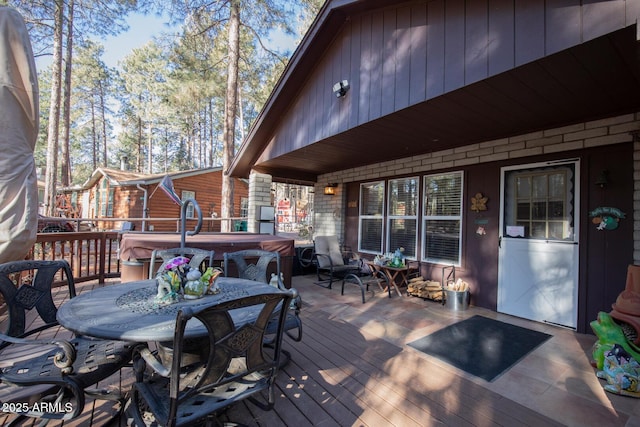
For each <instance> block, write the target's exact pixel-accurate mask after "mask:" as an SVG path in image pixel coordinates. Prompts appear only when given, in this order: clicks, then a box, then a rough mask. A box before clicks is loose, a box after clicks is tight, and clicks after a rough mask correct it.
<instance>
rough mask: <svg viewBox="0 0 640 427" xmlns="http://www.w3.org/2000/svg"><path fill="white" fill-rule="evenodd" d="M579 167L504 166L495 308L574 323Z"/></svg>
mask: <svg viewBox="0 0 640 427" xmlns="http://www.w3.org/2000/svg"><path fill="white" fill-rule="evenodd" d="M579 166H580V164H579V161H578V160H567V161H561V162H548V163H539V164H532V165H525V166H518V167H507V168H503V169H502V177H501V195H502V197H501V201H500V209H501V215H500V248H499V266H498V311H499V312H501V313H506V314H511V315H514V316H518V317H522V318H525V319H530V320H535V321H539V322H548V323H552V324H555V325H560V326H565V327H569V328H573V329H575V328H576V326H577V318H578V315H577V313H578V306H577V305H578V256H579V253H578V224H579V221H578V220H579V215H578V212H577V210H578V208H579V206H580V204H579V200H578V197H579V194H580V191H579V188H578V185H579V179H578V178H579V169H580V168H579Z"/></svg>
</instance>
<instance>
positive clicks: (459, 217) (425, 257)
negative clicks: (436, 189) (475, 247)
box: [420, 170, 464, 267]
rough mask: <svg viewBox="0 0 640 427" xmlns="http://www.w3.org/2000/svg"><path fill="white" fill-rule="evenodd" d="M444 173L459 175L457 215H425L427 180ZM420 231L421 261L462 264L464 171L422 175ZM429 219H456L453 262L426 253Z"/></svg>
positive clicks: (445, 173) (458, 265) (446, 173)
mask: <svg viewBox="0 0 640 427" xmlns="http://www.w3.org/2000/svg"><path fill="white" fill-rule="evenodd" d="M445 175H451V176H454V175H459V176H460V193H459V197H460V204H459V211H458V214H457V215H427V212H426V211H427V208H428V203H427V191H428V189H429V185H428V182H427V181H428V180H429V179H433V178H434V177H439V176H445ZM422 188H423V189H422V211H421V213H422V221H421V222H422V232H421V233H420V238H421V243H422V254H421V257H422V258H421V260H422V262H426V263H429V264H439V265H454V266H456V267H460V266H461V265H462V237H463V227H464V223H463V219H464V218H463V217H464V171H462V170H460V171H449V172H440V173H435V174H430V175H424V176H423V177H422ZM429 221H458V224H459V228H458V254H457V260H455V261H454V262H450V260H445V259H438V258H435V257H432V256H429V254H428V245H427V236H426V233H427V231H428V229H429V228H428V227H427V223H428V222H429Z"/></svg>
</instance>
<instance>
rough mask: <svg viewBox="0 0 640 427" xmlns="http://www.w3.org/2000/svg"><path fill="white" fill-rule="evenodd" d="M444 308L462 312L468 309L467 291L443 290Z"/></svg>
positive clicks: (468, 295)
mask: <svg viewBox="0 0 640 427" xmlns="http://www.w3.org/2000/svg"><path fill="white" fill-rule="evenodd" d="M444 295H445V301H446V304H445V305H446V306H447V307H448V308H449V309H450V310H452V311H463V310H466V309H467V308H469V298H470V294H469V291H451V290H448V289H445V290H444Z"/></svg>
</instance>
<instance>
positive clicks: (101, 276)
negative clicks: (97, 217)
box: [98, 233, 107, 283]
mask: <svg viewBox="0 0 640 427" xmlns="http://www.w3.org/2000/svg"><path fill="white" fill-rule="evenodd" d="M106 253H107V234H106V233H100V255H99V260H100V261H99V262H98V264H99V270H98V283H104V279H105V273H104V272H105V265H104V261H105V259H106Z"/></svg>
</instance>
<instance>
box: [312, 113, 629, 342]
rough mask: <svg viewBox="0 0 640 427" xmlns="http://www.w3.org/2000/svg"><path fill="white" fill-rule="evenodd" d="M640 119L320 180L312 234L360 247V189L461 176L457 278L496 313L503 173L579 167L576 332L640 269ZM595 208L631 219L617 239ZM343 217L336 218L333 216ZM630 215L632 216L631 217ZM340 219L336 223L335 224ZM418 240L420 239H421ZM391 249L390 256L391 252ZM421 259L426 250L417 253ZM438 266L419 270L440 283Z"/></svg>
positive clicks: (589, 124) (536, 134)
mask: <svg viewBox="0 0 640 427" xmlns="http://www.w3.org/2000/svg"><path fill="white" fill-rule="evenodd" d="M638 131H640V112H639V113H635V114H626V115H620V116H615V117H610V118H606V119H601V120H595V121H588V122H583V123H576V124H573V125H570V126H564V127H560V128H553V129H547V130H544V131H539V132H532V133H528V134H523V135H517V136H513V137H510V138H503V139H498V140H492V141H486V142H482V143H479V144H470V145H468V146H465V147H460V148H456V149H450V150H442V151H438V152H434V153H429V154H424V155H421V156H413V157H410V158H406V159H401V160H393V161H388V162H380V163H377V164H372V165H368V166H365V167H358V168H353V169H347V170H342V171H336V172H333V173H330V174H325V175H322V176H321V177H319V180H318V182H319V183H320V184H317V185H316V188H315V193H316V198H315V234H316V235H323V234H337V235H339V236H340V238H341V240H342V241H343V242H344V243H345V244H346V245H348V246H351V247H352V248H354V249H357V247H358V209H357V206H358V204H359V201H358V198H359V184H360V183H361V182H368V181H374V180H381V179H385V180H387V179H389V178H394V177H398V176H414V175H420V176H422V175H427V174H430V173H436V172H439V171H446V170H463V171H464V173H465V185H464V188H465V193H464V196H463V201H464V205H465V208H464V210H465V213H464V217H463V242H462V247H463V259H462V265H461V267H460V269H459V274H460V277H463V278H467V279H469V281H470V283H471V285H472V303H473V304H475V305H478V306H482V307H486V308H489V309H492V310H495V309H496V301H497V278H498V249H497V248H498V236H499V218H500V217H499V215H500V212H499V209H500V207H499V203H500V168H501V167H503V166H507V165H517V164H523V163H531V162H537V161H550V160H551V161H552V160H561V159H567V158H580V159H581V177H582V178H581V193H582V194H581V206H580V212H581V226H580V243H581V246H580V273H579V274H580V291H579V298H580V299H581V303H580V304H579V307H580V308H579V313H578V318H579V327H578V329H579V330H580V331H582V332H586V331H588V330H589V325H588V323H589V322H590V321H591V320H593V319H594V318H595V317H596V316H597V313H598V311H602V310H604V311H609V310H610V308H611V304H612V303H613V302H615V298H616V296H617V295H618V294H619V293H620V292H621V291H622V290H623V289H624V285H625V282H626V280H625V277H626V266H627V265H628V264H631V263H640V142H637V141H635V139H636V138H634V135H635V133H636V132H638ZM602 170H608V171H610V181H611V182H610V185H609V186H608V187H607V189H606V191H602V190H601V189H600V188H598V187H596V186H595V185H593V183H594V182H595V180H596V177H597V176H598V174H599V173H600V172H601V171H602ZM326 182H336V183H339V184H340V185H339V188H338V193H337V195H336V196H324V195H323V194H322V187H323V184H322V183H326ZM477 192H482V193H483V194H484V195H485V196H488V197H489V202H488V205H489V210H488V211H487V212H486V217H487V219H488V220H489V222H488V224H487V225H486V232H487V234H486V235H485V236H478V235H476V233H475V228H476V227H477V226H476V225H475V223H474V218H475V214H472V213H470V212H469V211H468V207H466V205H467V204H468V200H469V199H470V198H471V197H472V196H473V195H474V194H475V193H477ZM597 206H615V207H618V208H619V209H621V210H622V211H623V212H626V213H627V217H626V218H625V219H623V220H621V223H620V226H619V228H618V229H616V230H615V232H609V233H607V232H603V231H599V230H596V229H595V226H593V224H591V222H590V218H588V217H587V213H588V212H589V211H590V210H592V209H594V208H595V207H597ZM336 212H338V213H343V214H344V215H335V213H336ZM631 212H633V214H631ZM336 217H338V218H336ZM419 240H420V239H419ZM390 249H392V248H386V250H390ZM418 253H421V248H419V249H418ZM440 268H441V266H438V265H433V264H428V263H422V273H423V275H424V276H425V277H431V278H433V279H434V280H440V276H439V275H440Z"/></svg>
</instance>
